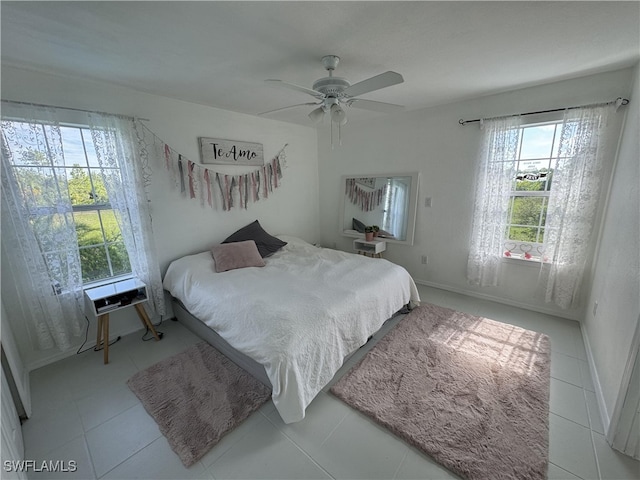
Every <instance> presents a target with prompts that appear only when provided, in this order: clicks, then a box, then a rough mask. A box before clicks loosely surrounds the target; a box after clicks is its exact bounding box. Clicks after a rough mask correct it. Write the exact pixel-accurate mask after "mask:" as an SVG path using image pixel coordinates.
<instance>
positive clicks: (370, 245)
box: [353, 239, 387, 258]
mask: <svg viewBox="0 0 640 480" xmlns="http://www.w3.org/2000/svg"><path fill="white" fill-rule="evenodd" d="M353 249H354V250H355V251H356V252H358V253H359V254H361V255H366V256H369V257H374V258H382V252H384V251H385V250H386V249H387V242H385V241H384V240H371V241H369V242H368V241H366V240H360V239H357V240H354V241H353Z"/></svg>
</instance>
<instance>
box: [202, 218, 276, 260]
mask: <svg viewBox="0 0 640 480" xmlns="http://www.w3.org/2000/svg"><path fill="white" fill-rule="evenodd" d="M286 244H287V242H283V241H282V240H280V239H279V238H277V237H274V236H272V235H269V234H268V233H267V232H266V231H265V230H264V229H263V228H262V226H261V225H260V223H259V222H258V220H256V221H255V222H252V223H250V224H249V225H247V226H245V227H242V228H241V229H240V230H238V231H236V232H234V233H233V234H231V235H230V236H228V237H227V238H226V239H225V240H224V241H223V242H222V243H221V244H219V245H215V246H214V247H213V248H212V249H211V255H212V256H213V259H214V261H215V263H216V272H226V271H228V270H235V269H237V268H245V267H264V265H265V263H264V258H266V257H268V256H270V255H273V254H274V253H276V252H277V251H278V250H280V249H281V248H282V247H284V246H285V245H286Z"/></svg>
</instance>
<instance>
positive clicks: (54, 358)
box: [26, 327, 143, 372]
mask: <svg viewBox="0 0 640 480" xmlns="http://www.w3.org/2000/svg"><path fill="white" fill-rule="evenodd" d="M142 330H143V329H142V328H140V327H130V328H125V329H123V330H121V331H119V332H110V335H109V336H110V337H111V339H112V340H113V339H114V338H117V337H119V336H120V337H124V336H126V335H130V334H132V333H135V332H141V331H142ZM80 346H81V344H78V345H75V346H74V347H72V348H70V349H69V350H65V351H64V352H57V353H54V354H53V355H51V356H48V357H45V358H40V359H38V360H35V361H33V362H31V363H29V364H28V365H27V366H26V368H27V370H28V371H29V372H32V371H33V370H36V369H38V368H42V367H46V366H47V365H49V364H51V363H55V362H58V361H60V360H64V359H65V358H68V357H72V356H73V355H76V352H77V351H78V349H79V348H80ZM95 346H96V342H90V341H87V343H85V344H84V346H83V347H82V348H83V350H84V349H92V348H93V347H95Z"/></svg>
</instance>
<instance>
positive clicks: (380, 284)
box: [164, 235, 420, 423]
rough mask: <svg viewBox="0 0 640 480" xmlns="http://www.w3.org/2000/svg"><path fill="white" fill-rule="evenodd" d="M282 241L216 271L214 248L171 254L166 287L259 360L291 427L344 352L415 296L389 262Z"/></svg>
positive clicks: (401, 271)
mask: <svg viewBox="0 0 640 480" xmlns="http://www.w3.org/2000/svg"><path fill="white" fill-rule="evenodd" d="M280 238H282V239H283V240H284V241H286V242H289V243H288V245H287V246H285V247H284V248H283V249H281V250H280V251H278V252H277V253H275V254H274V255H272V256H270V257H268V258H266V259H265V261H266V266H264V267H261V268H257V267H250V268H241V269H237V270H231V271H228V272H222V273H216V271H215V268H214V261H213V258H212V257H211V253H210V252H203V253H199V254H196V255H190V256H186V257H183V258H180V259H178V260H175V261H174V262H172V263H171V265H170V266H169V269H168V270H167V273H166V275H165V277H164V288H165V289H166V290H168V291H169V292H170V293H171V294H172V295H173V296H174V297H176V298H178V299H179V300H180V301H182V303H183V304H184V305H185V306H186V307H187V308H188V310H189V311H190V312H191V313H192V314H193V315H194V316H196V317H197V318H199V319H200V320H202V321H203V322H204V323H206V324H207V325H208V326H209V327H210V328H212V329H214V330H215V331H216V332H217V333H218V334H219V335H220V336H221V337H222V338H224V339H225V340H226V341H227V342H228V343H229V344H231V345H232V346H233V347H234V348H236V349H237V350H239V351H240V352H242V353H244V354H245V355H247V356H249V357H251V358H253V359H254V360H256V361H257V362H258V363H260V364H262V365H264V367H265V370H266V372H267V376H268V377H269V379H270V380H271V384H272V386H273V394H272V398H273V402H274V404H275V406H276V408H277V409H278V412H279V413H280V415H281V417H282V419H283V420H284V421H285V422H286V423H292V422H297V421H300V420H302V419H303V418H304V412H305V409H306V407H307V406H308V405H309V403H311V401H312V400H313V398H314V397H315V396H316V395H317V394H318V392H319V391H320V390H321V389H322V388H323V387H324V386H325V385H326V384H327V383H328V382H329V380H331V378H333V376H334V374H335V373H336V372H337V370H338V369H339V368H340V367H341V366H342V363H343V360H344V357H345V356H347V355H349V354H350V353H352V352H353V351H355V350H357V349H358V348H359V347H361V346H362V345H364V344H365V343H366V341H367V339H368V338H369V337H370V336H371V335H372V334H374V333H375V332H376V331H377V330H379V329H380V327H381V326H382V324H383V323H384V322H385V320H387V319H388V318H390V317H391V316H392V315H393V314H394V313H395V312H397V311H398V310H400V309H401V308H402V306H403V305H406V304H408V303H413V304H418V303H419V301H420V298H419V296H418V291H417V288H416V285H415V283H414V281H413V279H412V278H411V276H410V275H409V273H408V272H407V271H406V270H405V269H404V268H402V267H400V266H398V265H395V264H393V263H391V262H388V261H387V260H384V259H373V258H368V257H364V256H361V255H355V254H351V253H345V252H340V251H337V250H332V249H325V248H318V247H315V246H313V245H310V244H309V243H306V242H304V241H303V240H300V239H297V238H295V237H290V236H284V235H282V236H280Z"/></svg>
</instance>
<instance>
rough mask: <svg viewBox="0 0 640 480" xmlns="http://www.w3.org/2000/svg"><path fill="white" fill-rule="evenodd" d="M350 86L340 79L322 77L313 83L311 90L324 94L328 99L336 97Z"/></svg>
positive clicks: (345, 80)
mask: <svg viewBox="0 0 640 480" xmlns="http://www.w3.org/2000/svg"><path fill="white" fill-rule="evenodd" d="M350 86H351V84H350V83H349V82H348V81H347V79H345V78H342V77H324V78H321V79H319V80H316V81H315V82H314V83H313V87H312V88H313V89H314V90H316V91H318V92H321V93H324V94H325V95H327V96H328V97H338V96H340V94H341V93H342V92H343V91H345V90H346V89H347V88H349V87H350Z"/></svg>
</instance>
